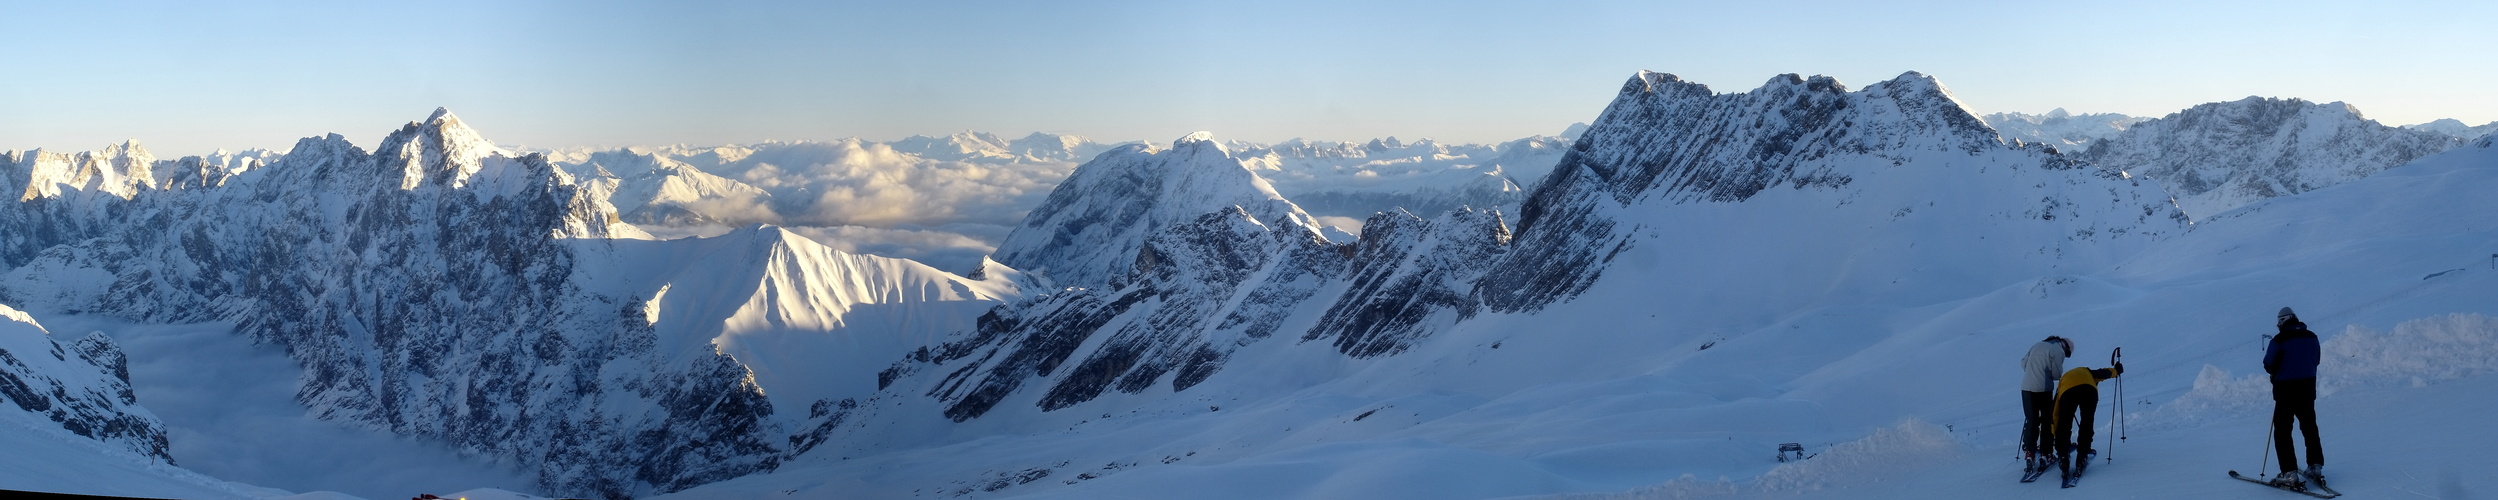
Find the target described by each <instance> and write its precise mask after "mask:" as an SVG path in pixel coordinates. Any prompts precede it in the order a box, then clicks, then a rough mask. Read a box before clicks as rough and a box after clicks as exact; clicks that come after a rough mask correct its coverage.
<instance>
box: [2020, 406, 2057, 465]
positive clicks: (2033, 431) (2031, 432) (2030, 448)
mask: <svg viewBox="0 0 2498 500" xmlns="http://www.w3.org/2000/svg"><path fill="white" fill-rule="evenodd" d="M2055 406H2056V397H2055V394H2054V393H2047V392H2038V391H2021V452H2022V454H2023V456H2024V458H2026V457H2027V456H2029V455H2031V454H2037V453H2040V452H2046V453H2054V452H2055V449H2056V448H2055V443H2054V442H2052V441H2050V439H2053V438H2054V437H2055V434H2054V431H2050V430H2047V412H2048V411H2050V410H2054V409H2055Z"/></svg>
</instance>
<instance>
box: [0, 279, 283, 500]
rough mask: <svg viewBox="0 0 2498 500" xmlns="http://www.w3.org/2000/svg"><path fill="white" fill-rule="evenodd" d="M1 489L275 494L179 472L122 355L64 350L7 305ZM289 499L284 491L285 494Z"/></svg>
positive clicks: (108, 350) (87, 340) (0, 353)
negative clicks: (143, 403)
mask: <svg viewBox="0 0 2498 500" xmlns="http://www.w3.org/2000/svg"><path fill="white" fill-rule="evenodd" d="M0 400H5V401H7V403H9V404H7V405H4V406H0V448H4V449H7V450H8V452H7V453H0V470H5V471H7V472H6V473H0V489H10V490H21V491H43V492H59V493H86V494H108V495H124V496H147V497H176V498H249V497H251V496H254V495H256V494H263V493H271V492H270V491H264V490H261V489H259V488H253V487H250V486H247V485H241V484H234V483H227V482H225V481H220V480H217V479H214V478H210V477H208V476H204V475H200V474H199V473H196V472H191V471H189V470H184V469H183V468H181V467H176V466H174V464H173V457H172V456H171V455H168V454H167V453H166V448H167V446H166V439H165V425H164V423H163V422H160V421H158V420H157V419H156V415H154V414H152V413H150V412H148V410H147V409H146V408H142V407H140V406H139V402H138V396H137V395H136V394H135V393H134V392H133V391H131V387H130V371H129V365H128V364H127V362H126V358H124V356H123V354H122V351H121V348H120V347H119V346H118V345H116V344H115V343H114V342H113V339H112V338H110V337H106V336H105V335H103V334H101V333H91V334H88V335H86V336H84V337H81V338H79V339H78V340H76V341H71V342H63V341H61V339H59V338H55V337H54V336H53V335H52V332H51V331H49V330H46V329H45V328H44V327H43V325H42V324H39V323H36V322H35V319H34V317H32V316H30V315H28V314H26V313H25V312H22V311H19V310H17V309H16V308H12V307H9V306H5V305H0ZM276 493H283V492H276Z"/></svg>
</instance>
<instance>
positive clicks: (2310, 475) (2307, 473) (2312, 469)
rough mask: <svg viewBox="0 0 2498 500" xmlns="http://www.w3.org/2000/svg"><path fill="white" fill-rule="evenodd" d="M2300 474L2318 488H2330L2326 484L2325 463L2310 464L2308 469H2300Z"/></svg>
mask: <svg viewBox="0 0 2498 500" xmlns="http://www.w3.org/2000/svg"><path fill="white" fill-rule="evenodd" d="M2298 475H2299V477H2300V478H2301V479H2305V480H2306V481H2307V483H2308V484H2314V485H2316V487H2318V488H2330V486H2326V485H2325V464H2312V465H2308V466H2307V470H2303V471H2299V474H2298Z"/></svg>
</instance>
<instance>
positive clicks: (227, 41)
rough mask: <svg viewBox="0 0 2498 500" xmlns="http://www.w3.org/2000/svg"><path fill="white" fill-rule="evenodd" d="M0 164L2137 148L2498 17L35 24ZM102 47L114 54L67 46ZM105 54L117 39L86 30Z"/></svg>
mask: <svg viewBox="0 0 2498 500" xmlns="http://www.w3.org/2000/svg"><path fill="white" fill-rule="evenodd" d="M19 10H20V11H21V12H20V15H19V16H17V17H18V18H20V19H23V20H29V21H40V20H49V21H51V22H21V23H19V25H18V26H16V27H14V28H13V29H12V30H8V31H6V32H5V34H0V42H4V43H7V44H8V45H10V46H12V47H20V48H21V50H22V51H21V52H20V54H21V57H20V58H18V59H17V62H19V65H18V67H19V68H20V70H21V71H20V76H19V77H16V78H11V79H9V80H8V81H7V82H6V83H0V100H5V103H4V104H0V107H4V108H5V109H8V110H9V111H8V117H7V118H6V119H0V150H4V149H17V150H24V149H34V148H46V149H52V150H88V149H93V148H97V147H101V146H103V145H107V144H113V143H119V142H121V141H122V140H125V139H138V140H140V141H141V142H142V143H143V144H146V145H147V146H148V147H149V149H150V150H152V151H155V152H157V153H158V154H160V155H167V156H176V155H189V154H201V153H206V152H208V151H210V150H214V149H219V148H223V149H230V150H241V149H246V148H268V149H285V148H287V147H289V146H291V145H292V144H293V143H294V141H295V140H297V139H299V138H302V137H306V136H314V135H319V134H325V133H338V134H342V135H345V136H346V137H348V138H349V139H350V140H353V141H355V142H356V143H358V144H362V145H370V144H371V142H372V141H373V140H374V139H376V138H378V137H380V136H381V135H383V134H384V133H386V132H387V131H389V130H391V129H394V128H396V127H397V126H398V125H399V124H401V123H405V122H407V121H410V120H417V119H422V118H424V117H425V115H426V114H427V113H429V112H431V111H432V110H433V109H434V108H435V107H447V108H450V109H451V110H453V111H454V112H457V113H459V114H460V116H461V117H462V118H463V119H465V120H467V121H468V122H470V123H472V124H474V125H475V126H476V127H477V128H479V129H480V130H482V131H484V132H485V133H486V135H487V137H488V138H490V139H493V140H495V141H497V142H499V143H504V144H517V145H526V146H530V147H541V148H560V147H579V146H598V147H617V146H630V145H665V144H697V145H713V144H744V143H755V142H762V141H766V140H784V141H799V140H835V139H841V138H847V137H858V138H861V139H865V140H876V141H882V140H893V139H899V138H902V137H907V136H911V135H943V134H948V133H953V132H958V131H964V130H977V131H985V132H992V133H997V134H999V135H1004V136H1010V137H1012V136H1020V135H1022V134H1025V133H1029V132H1033V131H1040V132H1051V133H1071V134H1077V135H1084V136H1087V137H1091V138H1094V139H1097V140H1102V141H1106V142H1107V141H1123V140H1151V141H1167V140H1169V139H1170V138H1172V137H1179V136H1181V135H1184V134H1187V133H1189V132H1193V131H1198V130H1208V131H1212V132H1214V133H1215V134H1216V135H1217V136H1218V137H1222V138H1225V139H1239V140H1247V141H1254V142H1276V141H1281V140H1285V139H1290V138H1294V137H1301V138H1309V139H1313V140H1330V141H1336V140H1346V141H1358V140H1367V139H1369V138H1375V137H1386V136H1396V137H1399V138H1404V139H1408V140H1411V139H1420V138H1432V139H1437V140H1441V141H1448V142H1460V143H1489V142H1498V141H1506V140H1510V139H1516V138H1519V137H1526V136H1530V135H1550V134H1555V133H1559V132H1560V131H1561V130H1562V128H1563V127H1565V126H1568V125H1569V124H1571V123H1574V122H1585V121H1591V120H1593V119H1594V118H1595V116H1596V114H1597V113H1599V112H1600V111H1602V108H1603V106H1604V105H1605V103H1606V102H1608V101H1609V100H1610V99H1611V98H1612V97H1613V95H1614V91H1615V89H1617V88H1618V86H1619V85H1620V84H1621V82H1622V81H1623V80H1624V79H1625V78H1628V77H1629V76H1630V75H1631V74H1633V73H1634V72H1637V71H1640V70H1651V71H1660V72H1666V73H1674V74H1676V75H1680V76H1682V77H1684V78H1685V79H1687V80H1692V81H1697V82H1701V83H1705V84H1708V85H1709V86H1710V87H1711V88H1712V89H1714V90H1716V91H1718V92H1741V91H1746V90H1749V89H1752V88H1755V87H1757V86H1758V85H1759V84H1760V83H1761V82H1763V81H1767V80H1768V79H1770V78H1771V77H1773V76H1775V75H1779V74H1784V73H1798V74H1804V75H1815V74H1821V75H1830V76H1834V77H1837V78H1839V79H1840V80H1841V81H1842V82H1845V83H1847V84H1848V85H1849V86H1850V87H1863V86H1865V85H1868V84H1871V83H1874V82H1878V81H1882V80H1887V79H1890V78H1892V77H1894V76H1896V75H1898V74H1900V73H1902V72H1905V71H1911V70H1914V71H1919V72H1923V73H1926V74H1929V75H1933V76H1935V77H1936V78H1939V79H1941V80H1942V81H1943V82H1944V83H1945V84H1946V85H1948V86H1950V88H1951V89H1952V91H1953V92H1954V93H1955V94H1956V95H1957V96H1958V97H1960V98H1961V100H1962V101H1963V103H1964V104H1966V105H1967V106H1968V107H1970V108H1971V109H1972V110H1974V111H1977V112H1979V113H1993V112H2007V111H2011V112H2025V113H2043V112H2045V111H2047V110H2050V109H2054V108H2058V107H2061V108H2065V109H2067V110H2070V111H2072V112H2075V113H2104V112H2114V113H2124V114H2128V115H2135V116H2150V117H2157V116H2161V115H2165V114H2168V113H2171V112H2175V111H2178V110H2181V109H2184V108H2186V107H2189V106H2193V105H2195V104H2201V103H2205V102H2215V101H2228V100H2236V99H2240V98H2244V97H2247V96H2265V97H2285V98H2289V97H2294V98H2301V99H2307V100H2310V101H2316V102H2333V101H2343V102H2348V103H2350V104H2352V105H2353V106H2356V107H2358V108H2359V109H2360V110H2362V111H2363V112H2365V113H2367V116H2368V117H2370V118H2373V119H2377V120H2379V121H2380V122H2382V123H2385V124H2388V125H2405V124H2415V123H2423V122H2428V121H2431V120H2436V119H2440V118H2455V119H2459V120H2463V121H2464V122H2466V123H2468V124H2481V123H2487V122H2490V121H2493V120H2498V101H2492V100H2489V99H2484V98H2479V97H2478V96H2479V95H2480V92H2481V90H2480V89H2478V85H2479V83H2480V82H2487V81H2494V80H2498V67H2493V66H2491V65H2487V64H2475V63H2472V62H2471V61H2477V60H2481V59H2485V58H2486V57H2485V56H2481V55H2480V53H2482V52H2486V51H2487V49H2486V48H2487V47H2493V46H2498V43H2493V42H2498V34H2494V33H2493V32H2491V31H2490V30H2486V29H2481V28H2480V27H2479V26H2478V25H2477V24H2476V22H2475V20H2478V19H2489V18H2492V17H2494V16H2492V15H2491V14H2498V5H2487V4H2477V3H2469V2H2419V3H2409V4H2402V5H2397V6H2392V7H2385V6H2378V5H2373V4H2352V5H2342V4H2330V3H2296V4H2280V3H2270V2H2238V3H2230V4H2221V5H2193V6H2173V5H2166V4H2157V3H2101V4H2093V5H2088V6H2079V7H2058V6H2031V5H1999V4H1993V3H1980V2H1928V3H1921V4H1916V5H1909V6H1896V5H1866V4H1855V3H1837V2H1828V3H1814V4H1811V5H1807V6H1802V7H1797V6H1789V5H1781V6H1763V5H1751V4H1718V3H1683V4H1650V3H1631V2H1575V3H1557V4H1535V5H1523V6H1522V5H1510V4H1499V3H1489V2H1463V3H1455V4H1450V3H1393V4H1364V5H1355V6H1340V5H1336V4H1329V3H1315V2H1310V3H1287V4H1228V3H1183V4H1165V3H1135V4H1130V3H1118V2H1080V3H1073V4H1062V5H1039V4H1021V3H1003V4H985V3H954V4H908V5H885V4H813V3H804V2H763V3H752V4H738V5H680V4H669V3H650V2H624V3H593V2H528V3H519V4H504V3H484V2H446V3H440V4H429V5H428V6H427V7H425V8H424V9H422V10H419V11H413V12H408V11H405V10H406V9H404V6H392V5H334V4H328V3H317V2H298V3H251V4H245V5H195V4H188V3H170V2H168V3H155V2H120V3H115V2H97V3H78V4H59V5H31V6H24V7H22V8H21V9H19ZM85 19H109V20H111V22H110V23H109V24H97V23H95V22H70V21H74V20H85ZM106 25H109V26H111V27H112V28H113V29H111V30H109V31H107V30H100V29H96V27H97V26H106Z"/></svg>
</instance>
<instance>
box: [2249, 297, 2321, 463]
mask: <svg viewBox="0 0 2498 500" xmlns="http://www.w3.org/2000/svg"><path fill="white" fill-rule="evenodd" d="M2273 318H2274V322H2273V326H2275V327H2276V328H2279V329H2280V330H2281V332H2280V333H2279V334H2276V335H2273V338H2272V344H2270V345H2267V346H2265V347H2264V373H2270V374H2272V404H2273V406H2272V429H2273V434H2272V435H2273V442H2274V443H2275V446H2276V447H2277V448H2279V449H2280V450H2281V452H2280V453H2279V454H2278V455H2276V456H2277V457H2279V458H2280V459H2281V475H2280V476H2278V477H2274V478H2273V480H2272V484H2273V485H2274V486H2279V487H2284V488H2289V489H2292V490H2300V491H2304V490H2305V489H2306V488H2307V483H2310V482H2312V483H2315V484H2316V485H2317V486H2319V487H2323V486H2324V485H2325V472H2324V469H2325V452H2324V446H2323V445H2321V444H2318V443H2317V441H2316V434H2317V432H2316V364H2317V362H2319V361H2322V360H2323V357H2324V356H2323V354H2324V353H2323V347H2322V346H2320V345H2319V344H2317V342H2316V332H2312V331H2308V330H2307V324H2306V323H2302V322H2299V317H2298V314H2296V313H2292V312H2290V308H2287V307H2284V308H2281V313H2280V314H2278V315H2275V316H2274V317H2273ZM2291 420H2297V421H2298V424H2299V433H2300V434H2305V435H2307V468H2306V469H2304V470H2301V469H2299V468H2298V460H2297V459H2298V454H2297V453H2293V452H2292V451H2291V450H2290V421H2291Z"/></svg>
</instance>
